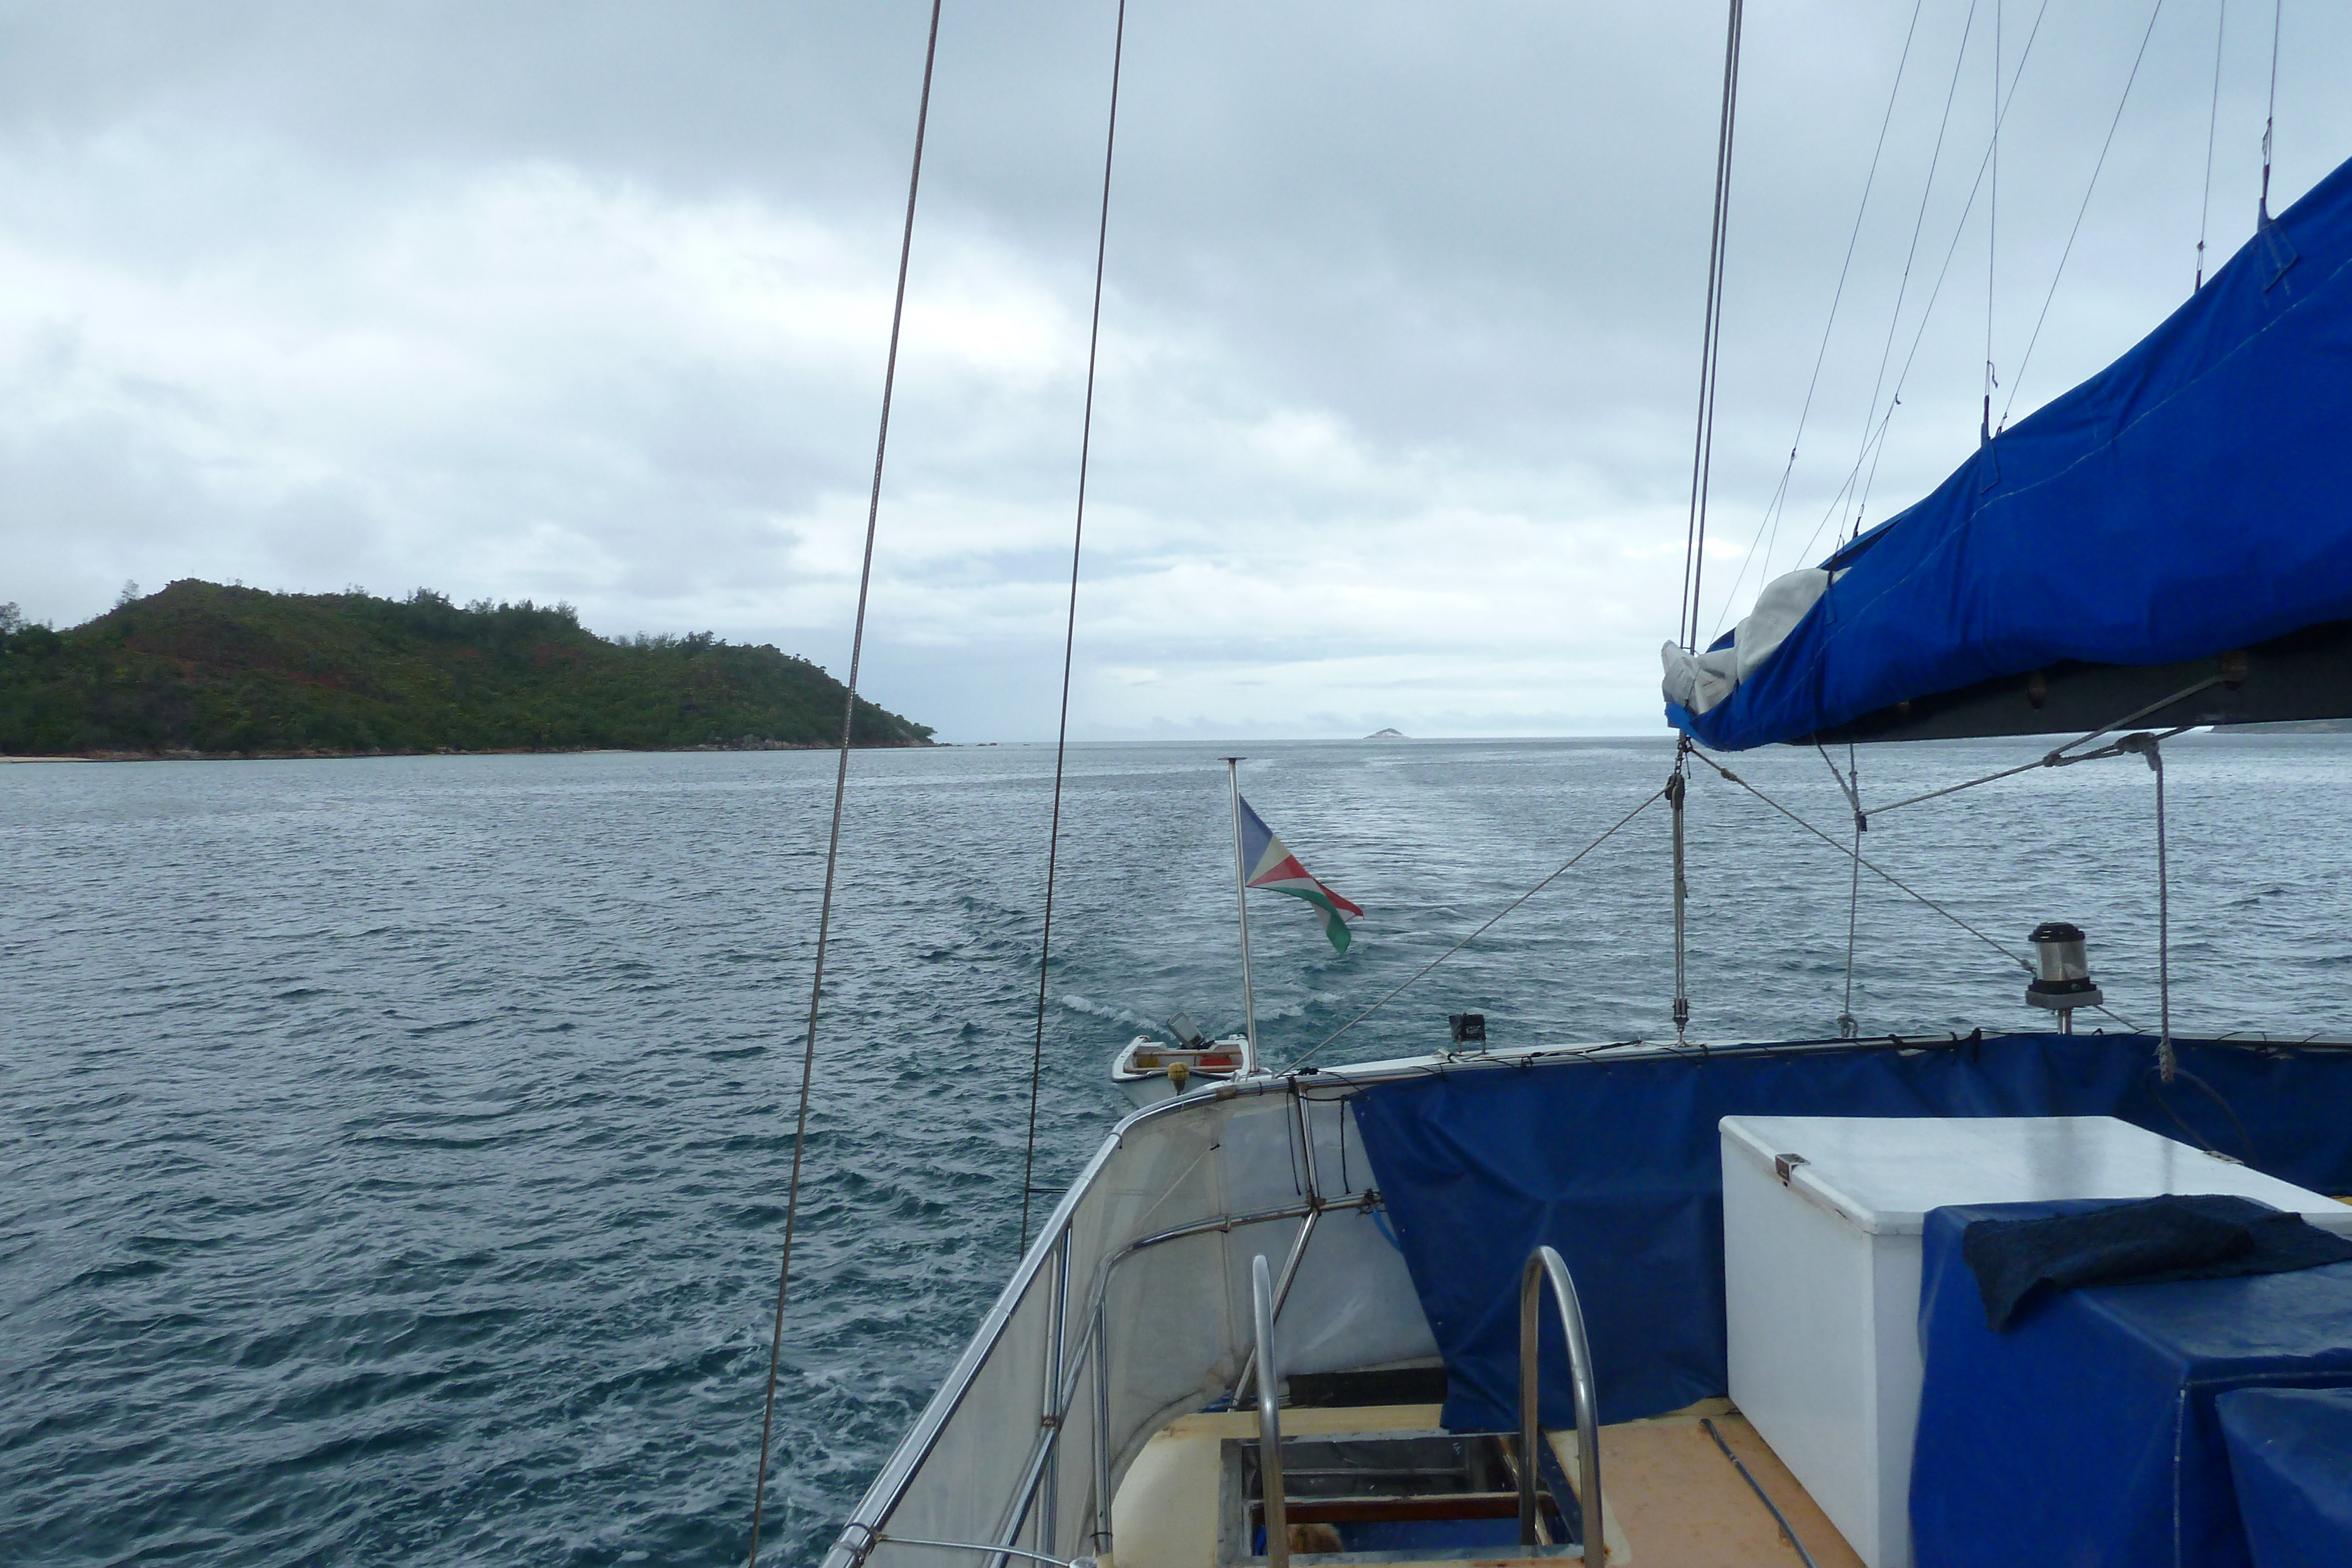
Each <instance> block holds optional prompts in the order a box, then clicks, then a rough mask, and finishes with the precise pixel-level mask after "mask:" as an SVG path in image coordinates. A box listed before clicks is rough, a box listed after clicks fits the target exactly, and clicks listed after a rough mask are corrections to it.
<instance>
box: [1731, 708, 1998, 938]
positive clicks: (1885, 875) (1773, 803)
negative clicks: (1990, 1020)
mask: <svg viewBox="0 0 2352 1568" xmlns="http://www.w3.org/2000/svg"><path fill="white" fill-rule="evenodd" d="M1690 754H1691V755H1692V756H1693V757H1696V758H1698V759H1699V760H1700V761H1701V762H1704V763H1706V765H1707V766H1708V767H1709V768H1714V769H1715V770H1716V771H1717V773H1720V774H1722V775H1723V777H1724V780H1725V781H1726V782H1727V783H1731V784H1737V785H1738V786H1739V787H1740V788H1741V789H1745V790H1747V791H1748V793H1749V794H1750V795H1753V796H1755V797H1756V798H1757V799H1758V800H1761V801H1763V802H1764V803H1765V804H1766V805H1767V806H1769V807H1771V808H1772V810H1776V811H1778V812H1780V815H1782V816H1784V817H1786V818H1788V819H1789V821H1792V822H1794V823H1796V824H1797V826H1799V827H1801V828H1802V829H1804V830H1805V831H1807V832H1809V833H1811V834H1812V835H1813V837H1815V838H1817V839H1819V840H1821V841H1822V842H1823V843H1825V844H1827V845H1829V847H1830V848H1832V849H1833V850H1835V851H1837V852H1838V853H1840V854H1852V855H1853V858H1854V861H1855V862H1856V863H1857V864H1859V865H1861V866H1862V867H1863V868H1864V869H1865V870H1867V871H1868V872H1869V873H1871V874H1872V875H1873V876H1875V877H1878V878H1879V879H1881V880H1882V881H1884V882H1885V883H1888V884H1889V885H1890V886H1892V887H1894V888H1895V889H1897V890H1898V891H1900V892H1903V893H1905V894H1909V895H1910V896H1911V897H1913V898H1916V899H1917V900H1918V901H1919V902H1920V903H1922V904H1926V905H1927V907H1928V908H1930V909H1932V910H1934V911H1935V912H1936V913H1937V914H1938V915H1942V916H1943V917H1944V918H1945V919H1947V920H1948V921H1950V922H1951V923H1952V924H1953V925H1957V926H1958V927H1959V928H1960V929H1961V930H1963V931H1965V932H1967V933H1968V934H1969V936H1973V937H1975V938H1976V939H1977V940H1978V941H1979V942H1981V943H1983V944H1984V945H1985V946H1988V947H1990V948H1991V949H1992V950H1993V951H1994V952H1996V953H1998V954H2000V956H2002V957H2004V958H2006V959H2008V960H2009V961H2010V962H2011V963H2012V964H2015V965H2016V966H2017V967H2019V968H2021V969H2025V970H2028V971H2031V970H2032V968H2033V961H2032V959H2030V958H2028V957H2026V956H2025V955H2023V954H2022V953H2017V952H2012V951H2011V949H2009V948H2007V947H2005V946H2001V944H2000V942H1998V941H1996V940H1995V939H1994V938H1992V937H1990V936H1986V935H1985V934H1984V933H1983V932H1981V931H1979V930H1978V929H1977V928H1976V927H1975V926H1973V925H1969V923H1968V922H1967V921H1965V920H1963V919H1961V918H1960V917H1959V916H1958V915H1955V914H1953V913H1952V912H1951V911H1950V910H1948V909H1947V908H1945V907H1944V906H1943V905H1942V904H1938V903H1937V902H1936V901H1935V900H1934V899H1932V898H1930V897H1928V896H1927V894H1924V893H1921V892H1920V891H1919V890H1918V889H1917V888H1916V887H1913V886H1912V885H1911V884H1910V883H1907V882H1905V881H1904V880H1903V879H1902V878H1901V877H1898V876H1896V875H1895V873H1893V872H1890V871H1887V870H1885V869H1884V868H1883V867H1881V866H1879V865H1877V864H1875V863H1874V862H1871V861H1869V860H1866V859H1864V857H1863V855H1862V854H1861V853H1860V852H1858V851H1851V850H1848V849H1847V848H1846V847H1845V846H1844V845H1843V844H1841V843H1839V842H1838V841H1836V840H1835V839H1833V838H1832V837H1830V836H1829V835H1828V834H1827V833H1825V832H1823V831H1821V830H1820V829H1819V828H1817V827H1815V826H1813V825H1812V823H1811V822H1809V821H1805V819H1804V818H1802V817H1800V816H1799V815H1797V813H1796V812H1794V811H1791V810H1789V808H1788V807H1786V806H1783V805H1782V804H1780V801H1778V800H1774V799H1772V797H1771V796H1769V795H1767V794H1766V793H1764V791H1763V790H1761V789H1758V788H1756V786H1755V785H1753V784H1750V783H1749V782H1748V780H1747V779H1742V778H1741V777H1740V776H1739V775H1738V774H1737V773H1734V772H1733V771H1732V770H1731V769H1730V768H1726V767H1725V766H1724V765H1723V764H1722V763H1720V762H1717V760H1716V759H1715V758H1712V757H1709V756H1708V755H1707V754H1706V752H1704V751H1701V750H1700V749H1699V748H1698V747H1696V746H1694V747H1691V748H1690Z"/></svg>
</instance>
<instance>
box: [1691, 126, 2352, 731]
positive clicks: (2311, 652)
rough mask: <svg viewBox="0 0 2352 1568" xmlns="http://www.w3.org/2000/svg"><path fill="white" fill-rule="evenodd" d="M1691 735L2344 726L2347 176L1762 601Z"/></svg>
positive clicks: (1709, 678)
mask: <svg viewBox="0 0 2352 1568" xmlns="http://www.w3.org/2000/svg"><path fill="white" fill-rule="evenodd" d="M1665 659H1666V681H1665V695H1666V698H1667V706H1666V717H1667V720H1668V722H1669V723H1671V724H1673V725H1675V727H1678V728H1680V729H1682V730H1683V731H1684V732H1685V733H1686V734H1687V735H1689V736H1690V737H1692V738H1694V739H1696V740H1697V741H1699V742H1701V743H1702V744H1705V745H1708V746H1712V747H1721V748H1725V749H1730V750H1737V749H1739V748H1742V747H1751V746H1762V745H1766V744H1768V743H1769V742H1772V741H1786V740H1802V739H1806V738H1820V739H1832V738H1834V739H1916V738H1929V737H1958V736H1982V735H2026V734H2047V733H2054V732H2059V731H2067V730H2088V729H2093V728H2096V727H2101V726H2104V725H2108V724H2116V723H2119V722H2129V723H2133V724H2137V725H2145V726H2158V725H2165V726H2168V725H2179V724H2210V723H2223V722H2241V721H2246V720H2256V719H2263V720H2269V719H2289V718H2337V717H2344V716H2352V162H2347V163H2345V164H2344V165H2342V166H2340V167H2338V168H2337V169H2336V171H2335V172H2333V173H2331V174H2329V175H2328V176H2327V178H2326V180H2324V181H2322V182H2321V183H2320V184H2319V185H2318V186H2317V187H2316V188H2315V189H2314V190H2313V191H2312V192H2311V193H2309V194H2308V195H2306V196H2305V197H2304V199H2303V200H2302V201H2300V202H2297V203H2296V204H2294V206H2293V207H2291V208H2289V209H2288V210H2287V211H2286V212H2284V213H2283V214H2280V215H2279V217H2278V218H2277V219H2276V220H2275V221H2274V222H2272V223H2269V224H2266V225H2263V226H2262V227H2261V228H2260V229H2259V230H2258V231H2257V232H2256V234H2255V235H2254V237H2253V238H2252V239H2251V240H2249V241H2248V242H2247V243H2246V245H2245V246H2244V247H2243V248H2242V249H2241V250H2240V251H2239V252H2238V254H2237V255H2236V256H2233V257H2232V258H2231V260H2230V262H2229V264H2228V265H2227V266H2226V267H2223V268H2222V269H2221V271H2220V272H2219V273H2217V274H2216V275H2215V276H2214V277H2213V278H2212V280H2211V281H2210V282H2209V283H2208V284H2207V285H2206V286H2205V287H2204V288H2203V289H2201V290H2200V291H2199V292H2198V293H2197V294H2196V295H2195V296H2194V297H2193V298H2190V299H2189V302H2188V303H2187V304H2185V305H2183V306H2182V307H2181V308H2179V309H2178V310H2176V311H2174V312H2173V314H2172V316H2171V317H2170V319H2168V320H2167V321H2165V323H2164V324H2163V325H2162V326H2160V327H2158V329H2156V330H2155V331H2154V332H2152V333H2150V334H2149V335H2148V336H2147V338H2146V339H2144V340H2141V341H2140V343H2139V344H2138V345H2137V346H2136V347H2135V348H2133V349H2132V350H2131V351H2130V352H2128V353H2126V354H2125V355H2124V356H2123V358H2121V359H2119V360H2117V361H2116V362H2115V363H2114V364H2112V365H2110V366H2108V367H2107V368H2106V369H2105V371H2101V372H2099V373H2098V374H2097V375H2095V376H2093V377H2092V378H2091V379H2090V380H2089V381H2086V382H2084V383H2083V384H2082V385H2080V386H2078V387H2076V388H2074V390H2073V391H2072V392H2067V393H2066V394H2065V395H2064V396H2063V397H2060V398H2057V399H2055V400H2054V401H2053V402H2050V403H2049V404H2047V405H2046V406H2044V407H2043V408H2042V409H2040V410H2038V411H2036V412H2035V413H2033V414H2032V415H2031V416H2030V417H2028V418H2027V419H2025V420H2024V421H2022V422H2021V423H2019V424H2018V425H2017V426H2016V427H2015V428H2014V429H2011V430H2010V431H2008V432H2006V433H2005V434H2001V435H2000V436H1999V437H1997V438H1996V439H1994V440H1992V441H1990V442H1989V443H1987V444H1984V445H1982V446H1980V447H1979V449H1978V451H1977V453H1976V455H1974V456H1973V457H1971V458H1969V461H1968V462H1967V463H1965V464H1963V465H1961V466H1960V468H1959V470H1958V472H1957V473H1955V474H1953V475H1952V476H1951V477H1949V478H1948V479H1947V480H1945V481H1944V483H1943V484H1942V485H1941V486H1938V487H1937V489H1936V490H1935V492H1934V493H1933V494H1931V495H1929V496H1928V497H1927V498H1926V499H1925V500H1922V501H1920V502H1919V503H1918V504H1917V505H1916V506H1914V507H1911V508H1909V509H1908V510H1907V511H1905V512H1902V513H1900V514H1898V515H1897V516H1895V517H1891V518H1889V519H1888V520H1887V521H1885V523H1882V524H1880V525H1879V526H1878V527H1877V528H1873V529H1871V530H1870V531H1869V532H1867V533H1865V534H1864V535H1862V536H1861V537H1860V538H1856V539H1854V540H1853V542H1852V543H1850V544H1848V545H1846V546H1845V547H1844V548H1843V549H1840V550H1839V551H1837V552H1836V553H1835V554H1834V555H1832V557H1830V559H1827V560H1825V561H1823V562H1822V565H1821V567H1820V568H1819V569H1815V570H1808V571H1805V572H1802V573H1795V574H1791V576H1790V577H1789V578H1783V579H1780V580H1776V581H1775V582H1774V583H1773V584H1771V585H1770V586H1769V587H1768V588H1767V589H1766V590H1765V591H1764V593H1763V595H1762V597H1761V598H1760V599H1759V601H1758V605H1757V609H1756V612H1754V613H1753V614H1751V615H1750V616H1749V617H1748V619H1747V620H1746V621H1743V622H1741V623H1740V626H1739V628H1738V629H1737V630H1736V631H1735V632H1733V633H1731V634H1727V636H1725V637H1723V638H1721V639H1719V640H1718V641H1717V643H1716V644H1715V646H1714V647H1713V648H1712V649H1710V650H1708V651H1706V653H1699V654H1697V655H1696V656H1694V655H1692V654H1689V653H1685V652H1684V651H1683V650H1681V649H1680V648H1677V647H1675V646H1674V645H1672V644H1669V645H1668V647H1667V649H1666V655H1665Z"/></svg>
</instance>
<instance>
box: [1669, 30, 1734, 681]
mask: <svg viewBox="0 0 2352 1568" xmlns="http://www.w3.org/2000/svg"><path fill="white" fill-rule="evenodd" d="M1743 5H1744V0H1731V5H1730V17H1729V21H1728V23H1727V26H1726V28H1725V37H1724V48H1723V109H1722V115H1721V118H1720V119H1719V120H1718V121H1717V126H1716V140H1715V216H1714V220H1713V228H1712V231H1711V233H1710V235H1709V236H1708V239H1707V255H1706V325H1705V327H1704V329H1703V330H1702V332H1701V334H1700V348H1699V368H1698V432H1697V434H1696V437H1695V438H1694V440H1693V442H1692V450H1691V500H1690V521H1689V524H1688V526H1687V528H1686V529H1685V533H1684V536H1683V608H1682V616H1681V624H1680V627H1679V631H1680V633H1681V636H1682V640H1683V647H1684V648H1685V650H1687V651H1690V652H1694V653H1696V651H1697V643H1698V618H1699V594H1700V580H1701V578H1702V576H1703V575H1704V574H1705V571H1706V492H1707V483H1708V481H1709V479H1710V478H1712V477H1713V473H1714V467H1715V384H1716V372H1717V360H1718V356H1719V354H1720V350H1721V347H1722V340H1723V263H1724V255H1723V253H1724V246H1725V242H1726V241H1727V238H1728V237H1729V235H1728V228H1729V217H1730V200H1731V141H1732V131H1733V129H1734V127H1735V126H1736V125H1737V123H1738V106H1739V25H1740V16H1741V11H1742V8H1743Z"/></svg>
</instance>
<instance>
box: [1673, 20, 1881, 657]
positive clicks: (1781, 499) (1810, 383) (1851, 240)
mask: <svg viewBox="0 0 2352 1568" xmlns="http://www.w3.org/2000/svg"><path fill="white" fill-rule="evenodd" d="M1926 5H1927V0H1912V5H1911V25H1910V26H1908V27H1906V29H1904V33H1903V53H1902V55H1901V56H1900V57H1898V58H1897V59H1896V60H1895V85H1894V86H1893V87H1891V88H1889V89H1887V91H1886V112H1885V114H1884V115H1882V116H1881V117H1880V118H1879V121H1878V141H1877V143H1876V145H1874V146H1873V147H1872V148H1871V150H1870V172H1869V173H1867V174H1865V175H1864V176H1863V181H1862V202H1861V204H1860V205H1858V206H1856V207H1855V208H1854V213H1853V233H1851V234H1849V235H1846V241H1845V259H1844V260H1843V261H1842V262H1840V263H1839V264H1838V280H1837V287H1836V289H1835V290H1833V291H1832V293H1831V295H1830V314H1829V319H1828V320H1826V321H1824V322H1822V341H1821V346H1820V347H1819V348H1817V349H1815V350H1813V373H1812V375H1811V378H1810V379H1808V380H1807V381H1806V382H1805V401H1804V403H1803V405H1802V406H1801V408H1799V409H1798V411H1797V434H1795V435H1794V436H1792V437H1790V441H1789V461H1788V463H1787V465H1785V466H1783V467H1782V468H1781V470H1780V484H1779V486H1776V487H1775V488H1774V489H1773V492H1772V498H1771V500H1770V501H1769V503H1767V505H1766V506H1765V508H1764V517H1763V519H1762V520H1761V521H1760V522H1759V523H1758V524H1757V525H1756V536H1757V537H1756V538H1755V539H1754V540H1752V541H1750V542H1749V544H1748V553H1747V554H1746V555H1745V556H1743V557H1741V558H1740V562H1739V574H1738V576H1737V577H1735V578H1733V579H1732V580H1731V591H1730V592H1729V593H1728V594H1727V595H1725V597H1724V601H1723V613H1722V614H1721V615H1720V616H1718V617H1717V620H1716V623H1715V630H1716V632H1721V631H1722V630H1723V622H1725V621H1727V620H1729V619H1730V618H1731V611H1732V607H1733V606H1734V605H1736V604H1738V602H1739V586H1740V584H1741V583H1744V582H1746V581H1747V580H1748V562H1749V561H1750V560H1753V559H1761V561H1762V562H1763V566H1764V570H1763V575H1762V577H1761V579H1760V580H1759V586H1760V583H1762V582H1769V581H1771V580H1772V570H1771V567H1772V552H1773V550H1774V549H1776V548H1777V547H1778V546H1779V544H1780V517H1781V515H1782V513H1783V511H1784V509H1785V507H1786V505H1787V501H1788V496H1789V480H1790V476H1792V475H1794V474H1795V473H1796V469H1797V449H1798V447H1799V446H1801V445H1802V444H1803V443H1804V439H1805V423H1806V421H1807V420H1808V419H1809V418H1811V415H1812V412H1813V393H1814V392H1815V391H1816V390H1817V389H1818V388H1819V387H1820V386H1821V383H1822V363H1823V361H1826V360H1827V359H1828V358H1829V351H1830V336H1831V334H1832V333H1833V332H1834V331H1835V330H1836V329H1837V318H1838V307H1839V306H1840V305H1841V304H1843V302H1844V300H1845V282H1846V276H1847V274H1848V273H1850V272H1851V271H1852V270H1853V250H1854V246H1855V245H1856V244H1858V243H1859V242H1860V241H1861V239H1862V220H1863V219H1864V217H1865V216H1866V215H1867V214H1869V212H1870V193H1871V191H1872V189H1873V188H1874V187H1875V186H1876V184H1877V183H1878V162H1879V158H1880V155H1881V154H1883V153H1884V152H1885V151H1886V131H1887V128H1888V127H1889V126H1891V125H1893V124H1894V123H1895V99H1898V98H1900V97H1901V96H1902V93H1903V75H1904V72H1905V71H1906V69H1907V68H1909V66H1910V64H1911V41H1912V39H1913V38H1914V37H1916V35H1917V33H1918V31H1919V13H1920V12H1921V11H1922V10H1923V9H1925V8H1926ZM1768 528H1769V530H1770V537H1769V539H1768V538H1766V530H1767V529H1768ZM1758 543H1762V544H1763V546H1764V549H1763V553H1762V555H1761V556H1760V557H1759V555H1758V554H1757V550H1756V545H1757V544H1758ZM1713 640H1714V637H1713V634H1712V633H1710V634H1709V637H1708V641H1710V642H1712V641H1713Z"/></svg>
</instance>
